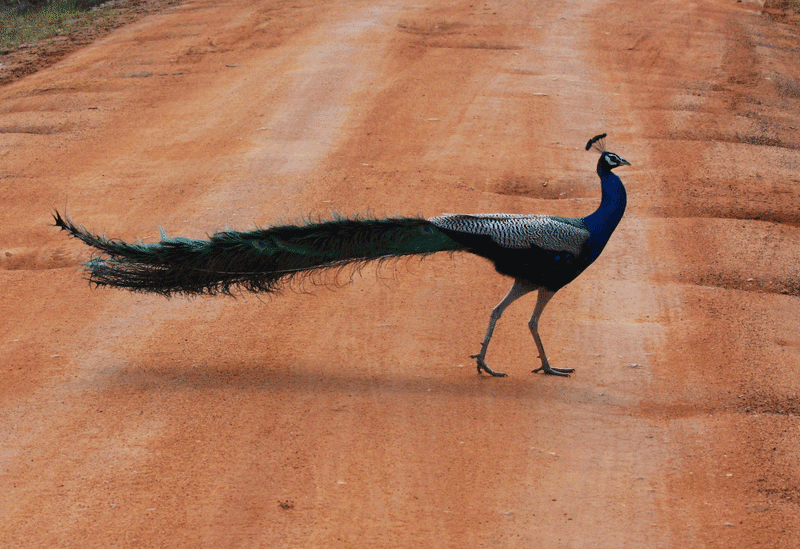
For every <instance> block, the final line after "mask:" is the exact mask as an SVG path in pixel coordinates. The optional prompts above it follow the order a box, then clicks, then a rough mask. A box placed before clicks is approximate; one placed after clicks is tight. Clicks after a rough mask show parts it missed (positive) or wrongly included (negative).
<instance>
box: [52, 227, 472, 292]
mask: <svg viewBox="0 0 800 549" xmlns="http://www.w3.org/2000/svg"><path fill="white" fill-rule="evenodd" d="M54 218H55V224H56V226H58V227H61V228H62V229H63V230H66V231H68V232H69V233H70V234H71V235H72V236H74V237H75V238H78V239H80V240H82V241H83V242H85V243H86V244H88V245H90V246H93V247H94V248H96V249H97V250H99V251H100V252H101V255H100V256H99V257H97V258H95V259H93V260H91V261H90V262H89V263H87V267H88V271H89V280H90V281H91V282H93V283H95V284H98V285H101V286H113V287H117V288H125V289H128V290H133V291H140V292H154V293H158V294H162V295H166V296H170V295H172V294H196V295H199V294H217V293H231V292H232V291H234V290H235V289H237V288H239V289H243V290H246V291H251V292H274V291H277V290H279V289H280V288H281V287H283V285H284V284H285V283H286V282H287V281H289V280H290V279H292V277H294V276H296V275H298V274H302V273H308V272H314V271H317V270H320V269H331V268H337V267H343V266H347V265H351V264H356V263H363V262H367V261H375V260H386V259H390V258H394V257H401V256H406V255H425V254H431V253H436V252H443V251H458V250H464V249H465V247H464V246H463V245H462V244H459V243H457V242H456V241H455V240H453V239H451V238H450V237H448V236H447V235H445V234H444V233H443V232H442V231H440V230H439V229H438V228H436V226H434V225H433V224H431V223H430V222H429V221H427V220H425V219H420V218H389V219H358V218H356V219H347V218H335V219H332V220H330V221H324V222H319V223H309V224H306V225H281V226H276V227H270V228H266V229H256V230H253V231H248V232H237V231H225V232H218V233H216V234H214V235H212V236H211V237H210V238H209V239H208V240H192V239H188V238H169V237H167V236H166V235H164V234H162V239H161V242H156V243H152V244H145V243H139V244H129V243H126V242H123V241H121V240H113V239H108V238H106V237H105V236H100V235H96V234H93V233H91V232H89V231H87V230H86V229H84V228H83V227H80V226H77V225H75V224H74V223H72V221H71V220H69V219H68V218H63V217H61V215H60V214H59V213H58V212H56V213H55V214H54Z"/></svg>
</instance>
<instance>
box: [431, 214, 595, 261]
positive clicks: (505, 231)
mask: <svg viewBox="0 0 800 549" xmlns="http://www.w3.org/2000/svg"><path fill="white" fill-rule="evenodd" d="M428 221H430V222H431V223H433V224H434V225H436V226H437V227H439V228H440V229H444V230H449V231H457V232H461V233H466V234H474V235H484V236H489V237H491V239H492V240H493V241H494V242H495V243H497V244H498V245H500V246H502V247H504V248H510V249H525V248H530V247H531V246H538V247H539V248H543V249H545V250H550V251H554V252H556V251H557V252H562V251H563V252H569V253H571V254H574V255H576V256H577V255H579V254H580V253H581V250H582V248H583V245H584V243H585V242H586V240H587V239H588V238H589V230H588V229H587V228H586V225H585V224H584V223H583V221H581V220H580V219H570V218H565V217H557V216H550V215H525V214H476V215H469V214H446V215H442V216H438V217H432V218H430V219H429V220H428Z"/></svg>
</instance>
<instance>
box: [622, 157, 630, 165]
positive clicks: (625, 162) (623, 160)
mask: <svg viewBox="0 0 800 549" xmlns="http://www.w3.org/2000/svg"><path fill="white" fill-rule="evenodd" d="M630 165H631V163H630V162H628V161H627V160H625V159H624V158H620V166H630Z"/></svg>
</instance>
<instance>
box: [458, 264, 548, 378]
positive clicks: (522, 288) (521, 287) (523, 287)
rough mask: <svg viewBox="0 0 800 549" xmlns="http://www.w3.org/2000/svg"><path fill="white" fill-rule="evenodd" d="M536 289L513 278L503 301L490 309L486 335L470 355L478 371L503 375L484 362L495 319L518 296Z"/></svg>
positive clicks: (497, 375) (498, 375) (503, 375)
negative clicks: (477, 348)
mask: <svg viewBox="0 0 800 549" xmlns="http://www.w3.org/2000/svg"><path fill="white" fill-rule="evenodd" d="M535 289H536V286H533V285H531V284H530V283H529V282H525V281H524V280H519V279H517V280H515V281H514V285H513V286H511V289H510V290H509V291H508V294H507V295H506V296H505V297H504V298H503V301H501V302H500V303H498V304H497V306H496V307H495V308H494V309H492V315H491V316H490V317H489V328H488V329H487V330H486V337H485V338H484V340H483V343H482V344H481V352H480V353H478V354H477V355H470V358H474V359H475V360H476V361H477V362H478V373H479V374H480V373H481V372H486V373H487V374H490V375H493V376H496V377H505V375H506V374H504V373H503V372H495V371H494V370H492V369H491V368H489V366H488V365H487V364H486V350H487V349H488V348H489V341H491V339H492V332H494V325H495V324H497V321H498V320H499V319H500V317H501V316H502V315H503V311H505V310H506V308H507V307H508V306H509V305H511V304H512V303H513V302H514V301H516V300H517V299H519V298H520V297H522V296H524V295H525V294H527V293H529V292H532V291H533V290H535Z"/></svg>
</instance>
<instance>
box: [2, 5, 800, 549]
mask: <svg viewBox="0 0 800 549" xmlns="http://www.w3.org/2000/svg"><path fill="white" fill-rule="evenodd" d="M442 4H443V3H441V2H435V1H433V0H419V1H417V2H413V3H412V2H404V1H401V0H390V1H388V2H387V1H384V2H374V1H367V0H363V1H355V2H354V1H351V2H335V1H328V2H316V1H311V0H297V1H293V2H285V1H282V0H246V1H245V0H227V1H209V0H206V1H202V0H197V1H194V0H188V1H187V2H185V3H183V4H181V5H176V6H172V7H170V8H169V9H167V10H166V11H163V12H161V13H158V14H154V15H151V16H148V17H146V18H144V19H141V20H140V21H138V22H136V23H134V24H131V25H129V26H126V27H123V28H121V29H118V30H116V31H114V32H113V33H111V34H109V35H108V36H106V37H105V38H102V39H100V40H98V41H96V42H94V43H93V44H91V45H89V46H87V47H85V48H83V49H80V50H77V51H75V52H74V53H72V54H71V55H69V56H68V57H66V58H65V59H63V60H62V61H61V62H59V63H57V64H55V65H53V66H52V67H50V68H48V69H46V70H43V71H40V72H38V73H36V74H33V75H31V76H28V77H26V78H23V79H20V80H17V81H15V82H12V83H10V84H8V85H5V86H4V87H2V88H0V189H2V193H0V200H2V208H0V287H2V292H1V293H0V316H1V317H2V319H3V320H2V322H3V330H2V334H0V357H2V359H0V360H1V362H0V368H2V379H3V383H2V386H1V388H0V399H1V400H0V546H2V547H48V548H49V547H80V548H87V547H98V548H100V547H103V548H106V547H169V548H178V547H187V548H188V547H192V548H196V547H270V548H279V547H320V548H322V547H324V548H335V547H387V548H388V547H421V548H422V547H425V548H429V547H459V548H461V547H464V548H469V547H503V548H512V547H513V548H528V547H545V548H550V547H553V548H556V547H558V548H561V547H570V548H578V547H586V548H621V547H626V548H627V547H630V548H691V547H719V548H732V547H736V548H749V547H770V548H772V547H778V548H794V547H797V546H798V543H799V542H798V540H800V520H798V516H800V467H799V466H798V463H800V450H799V449H800V444H799V443H800V396H798V390H800V335H798V334H800V318H799V317H798V315H797V310H798V304H799V302H798V299H800V298H799V297H798V296H799V295H800V275H798V271H797V265H798V264H799V260H800V251H798V250H800V247H799V246H798V244H800V210H798V207H797V204H798V199H800V176H798V174H800V129H798V126H799V125H800V122H798V112H800V111H799V109H800V66H798V64H797V62H796V57H797V48H798V38H800V36H799V35H800V32H799V31H798V27H796V26H792V25H791V24H789V23H788V22H785V21H783V20H781V19H771V18H769V17H767V16H765V15H763V14H762V11H761V9H760V7H759V5H758V4H754V3H747V2H744V3H736V2H733V1H732V0H730V1H729V0H701V1H699V2H693V3H689V2H683V1H678V0H654V1H652V2H647V3H646V5H644V4H643V3H640V2H632V1H624V0H606V1H602V0H597V1H587V0H562V1H555V0H542V1H539V2H524V1H521V0H520V1H517V0H515V1H512V2H499V1H489V2H466V1H461V0H456V1H455V2H448V3H447V6H446V7H443V6H442ZM601 131H607V132H608V133H609V134H610V138H609V142H610V144H611V149H612V150H614V151H615V152H618V153H619V154H620V155H622V156H624V157H625V158H627V159H628V160H629V161H631V162H632V163H633V167H632V168H627V169H625V170H620V171H619V175H620V176H621V177H622V179H623V181H624V182H625V183H626V185H627V188H628V193H629V210H628V213H627V214H626V217H625V218H624V219H623V221H622V224H621V225H620V227H619V229H618V231H617V233H615V235H614V237H613V238H612V240H611V242H610V243H609V245H608V247H607V248H606V251H605V252H604V254H603V256H602V257H601V258H600V259H599V260H598V261H597V263H596V264H595V265H593V266H592V267H591V268H590V269H589V270H588V271H587V272H586V273H584V275H583V276H582V277H581V278H579V279H578V280H577V281H576V282H574V283H573V284H572V285H570V286H568V287H567V288H565V289H564V290H563V291H561V292H559V294H558V295H557V296H556V298H555V299H554V301H553V302H552V304H551V305H550V306H549V307H548V310H547V311H546V313H545V316H544V317H543V319H542V325H541V330H542V333H543V338H544V341H545V345H546V346H547V348H548V351H549V353H550V355H551V357H550V358H551V361H552V362H553V364H554V365H556V366H561V367H574V368H576V370H577V371H576V374H575V375H573V376H572V377H571V378H569V379H559V378H555V377H545V376H541V375H534V374H531V373H530V370H531V369H532V367H534V366H536V365H537V364H538V360H537V358H536V350H535V347H534V345H533V341H532V340H531V338H530V334H529V333H528V331H527V326H526V322H527V319H528V317H529V315H530V313H531V309H532V307H533V299H532V298H528V299H524V300H522V301H521V302H520V303H517V304H515V305H514V306H513V307H512V308H511V309H509V311H508V312H507V313H506V314H505V316H504V317H503V319H502V321H501V323H500V324H499V327H498V330H497V333H496V336H495V340H494V341H493V347H492V348H491V349H490V353H489V356H488V359H489V364H490V365H492V366H496V367H498V368H499V369H501V370H504V371H506V372H508V373H509V374H510V375H509V377H508V378H503V379H492V378H487V377H481V376H478V375H477V374H476V372H475V368H474V365H473V363H472V361H471V360H470V359H469V358H468V356H469V355H470V354H472V353H474V352H476V351H477V350H478V346H479V343H480V340H481V338H482V336H483V332H484V329H485V323H486V321H487V319H488V314H489V311H490V310H491V308H492V306H494V305H495V303H496V302H497V301H499V299H500V298H501V297H502V296H503V295H504V293H505V291H507V289H508V287H509V285H510V281H509V280H507V279H503V278H502V277H500V276H499V275H497V274H496V273H495V272H494V270H493V269H492V268H491V266H490V265H489V264H488V263H487V262H484V261H482V260H479V259H476V258H474V257H472V256H466V255H456V256H454V257H449V256H448V255H447V254H442V255H441V256H435V257H432V258H429V259H426V260H424V261H422V262H417V261H410V262H399V263H396V264H390V265H384V266H382V267H380V268H374V267H368V268H366V269H365V270H364V271H362V273H361V274H360V275H356V276H355V277H354V278H353V279H352V281H351V280H350V279H349V278H345V279H341V278H340V279H339V280H337V281H330V282H338V283H339V286H340V287H338V288H335V289H331V288H329V287H316V288H315V287H306V288H305V289H306V290H309V291H310V294H309V293H303V292H286V293H284V294H283V295H281V296H280V297H277V298H264V299H260V298H259V297H258V296H252V295H250V296H242V297H241V298H239V299H236V300H233V299H225V298H209V299H196V300H185V299H177V298H176V299H172V300H164V299H162V298H159V297H151V296H142V295H133V294H128V293H124V292H118V291H111V290H103V289H100V290H94V289H92V288H90V287H89V286H88V284H87V283H86V282H85V281H84V280H83V279H82V278H81V272H80V264H81V262H83V261H85V260H86V259H87V257H88V254H89V252H88V250H87V249H86V248H85V247H82V246H81V245H80V244H79V243H76V242H74V241H69V240H67V239H66V237H65V236H64V235H63V234H60V233H59V232H58V231H57V230H55V229H54V228H52V227H50V226H49V224H50V222H51V219H50V211H51V209H52V208H53V207H59V208H62V207H64V206H65V205H66V207H67V209H68V211H69V213H70V214H71V215H72V216H73V217H74V218H75V219H76V220H77V221H78V222H80V223H84V224H86V225H87V227H89V228H91V229H94V230H96V231H102V232H105V233H106V234H107V235H108V236H113V237H119V238H124V239H126V240H135V239H136V238H141V239H143V240H147V241H153V240H156V239H157V238H158V228H159V227H162V228H163V229H164V230H165V231H166V232H167V233H169V234H172V235H182V236H189V237H203V236H204V235H205V234H207V233H209V232H212V231H214V230H217V229H222V228H225V227H232V228H237V229H246V228H248V227H249V226H251V225H253V224H262V225H263V224H268V223H273V222H278V221H287V220H296V219H299V218H301V217H302V216H312V217H313V216H320V217H325V216H327V215H329V212H331V211H333V212H338V213H342V214H351V213H370V212H371V213H373V214H375V215H384V214H387V215H388V214H391V215H413V214H421V215H425V216H431V215H436V214H439V213H441V212H519V213H525V212H527V213H554V214H560V215H584V214H586V213H589V212H591V211H592V210H593V209H594V208H595V207H596V205H597V202H598V198H599V182H598V179H597V176H596V174H595V173H594V166H595V162H596V155H595V154H594V153H592V154H590V153H586V152H584V151H583V150H582V145H583V144H584V143H585V142H586V140H587V139H588V138H589V137H591V136H592V135H595V134H597V133H599V132H601ZM351 282H352V283H351Z"/></svg>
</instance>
